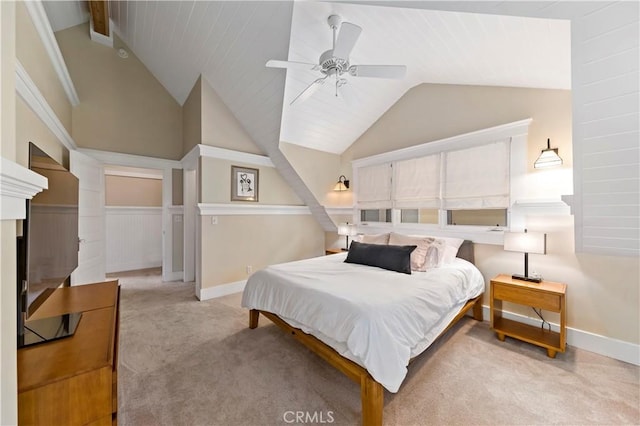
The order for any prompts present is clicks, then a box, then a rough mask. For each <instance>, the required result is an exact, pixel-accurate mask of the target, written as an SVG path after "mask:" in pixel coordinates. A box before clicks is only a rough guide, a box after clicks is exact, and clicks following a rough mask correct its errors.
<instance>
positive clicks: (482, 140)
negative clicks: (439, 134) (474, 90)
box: [351, 118, 532, 168]
mask: <svg viewBox="0 0 640 426" xmlns="http://www.w3.org/2000/svg"><path fill="white" fill-rule="evenodd" d="M531 121H532V119H531V118H527V119H524V120H519V121H514V122H513V123H507V124H502V125H500V126H494V127H488V128H486V129H481V130H476V131H474V132H469V133H463V134H461V135H457V136H452V137H450V138H445V139H439V140H436V141H433V142H427V143H423V144H420V145H415V146H410V147H408V148H402V149H397V150H395V151H389V152H384V153H382V154H377V155H372V156H370V157H364V158H360V159H358V160H353V161H352V162H351V164H352V166H353V167H354V168H358V167H364V166H371V165H375V164H383V163H388V162H392V161H399V160H408V159H410V158H416V157H424V156H427V155H431V154H436V153H440V152H446V151H453V150H457V149H462V148H469V147H472V146H477V145H483V144H486V143H490V142H495V141H497V140H500V139H508V138H511V137H515V136H521V135H525V136H526V135H527V133H528V129H529V124H531Z"/></svg>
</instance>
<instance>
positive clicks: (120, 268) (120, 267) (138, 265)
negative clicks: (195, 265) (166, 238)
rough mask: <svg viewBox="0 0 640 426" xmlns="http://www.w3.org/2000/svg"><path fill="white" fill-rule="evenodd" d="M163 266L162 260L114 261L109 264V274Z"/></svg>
mask: <svg viewBox="0 0 640 426" xmlns="http://www.w3.org/2000/svg"><path fill="white" fill-rule="evenodd" d="M161 266H162V260H151V261H146V262H145V261H135V262H121V263H114V264H112V265H107V271H106V272H107V274H111V273H114V272H125V271H137V270H138V269H149V268H159V267H161ZM180 278H182V276H181V277H180Z"/></svg>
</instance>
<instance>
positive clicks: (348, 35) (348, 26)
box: [333, 22, 362, 59]
mask: <svg viewBox="0 0 640 426" xmlns="http://www.w3.org/2000/svg"><path fill="white" fill-rule="evenodd" d="M361 32H362V28H360V27H359V26H357V25H354V24H352V23H349V22H343V23H342V25H341V26H340V32H339V33H338V38H337V40H336V45H335V47H334V48H333V56H335V57H336V58H340V59H348V58H349V55H350V54H351V51H352V50H353V46H355V45H356V42H357V41H358V37H360V33H361Z"/></svg>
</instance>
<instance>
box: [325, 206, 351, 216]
mask: <svg viewBox="0 0 640 426" xmlns="http://www.w3.org/2000/svg"><path fill="white" fill-rule="evenodd" d="M354 209H355V207H354V206H351V207H325V210H326V211H327V214H328V215H330V216H338V215H343V216H352V215H353V212H354Z"/></svg>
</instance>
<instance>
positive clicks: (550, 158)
mask: <svg viewBox="0 0 640 426" xmlns="http://www.w3.org/2000/svg"><path fill="white" fill-rule="evenodd" d="M561 165H562V158H560V156H559V155H558V148H551V139H547V148H546V149H543V150H542V152H541V153H540V156H539V157H538V159H537V160H536V162H535V163H533V167H534V168H536V169H546V168H549V167H555V166H561Z"/></svg>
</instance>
